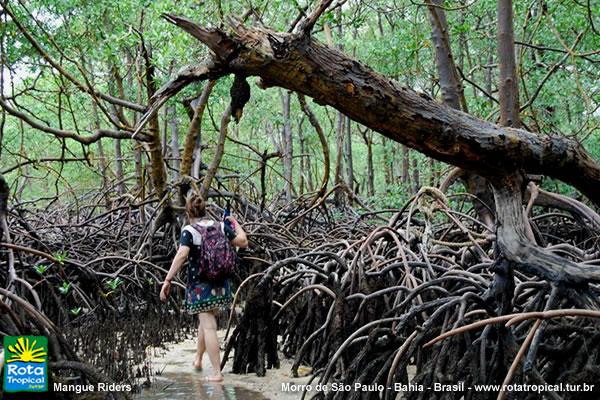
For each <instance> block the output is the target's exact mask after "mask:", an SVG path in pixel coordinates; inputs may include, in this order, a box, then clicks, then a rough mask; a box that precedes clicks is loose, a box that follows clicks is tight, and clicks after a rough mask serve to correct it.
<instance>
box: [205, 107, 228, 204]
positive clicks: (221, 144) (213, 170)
mask: <svg viewBox="0 0 600 400" xmlns="http://www.w3.org/2000/svg"><path fill="white" fill-rule="evenodd" d="M230 121H231V107H227V109H226V110H225V112H224V113H223V116H222V117H221V128H220V130H219V139H218V141H217V146H216V147H215V154H214V155H213V159H212V161H211V162H210V165H209V166H208V169H207V170H206V175H205V176H204V180H203V181H202V187H201V188H200V195H201V196H202V197H203V198H204V199H206V198H207V196H208V191H209V189H210V185H211V184H212V181H213V179H214V177H215V175H216V174H217V168H219V165H220V164H221V160H222V159H223V154H225V139H226V138H227V127H228V126H229V122H230Z"/></svg>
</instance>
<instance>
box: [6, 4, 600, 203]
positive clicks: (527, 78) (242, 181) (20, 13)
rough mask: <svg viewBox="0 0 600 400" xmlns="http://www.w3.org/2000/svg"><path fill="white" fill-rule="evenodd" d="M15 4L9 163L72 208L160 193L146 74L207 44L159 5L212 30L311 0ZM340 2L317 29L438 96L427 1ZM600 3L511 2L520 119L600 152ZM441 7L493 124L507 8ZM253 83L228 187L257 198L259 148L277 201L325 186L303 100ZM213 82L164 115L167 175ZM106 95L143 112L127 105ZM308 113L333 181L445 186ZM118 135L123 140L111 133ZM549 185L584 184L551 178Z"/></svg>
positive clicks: (367, 134) (9, 46) (390, 187)
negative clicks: (83, 201)
mask: <svg viewBox="0 0 600 400" xmlns="http://www.w3.org/2000/svg"><path fill="white" fill-rule="evenodd" d="M10 3H13V4H12V8H11V10H12V11H11V12H12V13H14V16H15V17H16V18H17V21H18V23H19V24H20V25H21V29H19V27H18V26H17V25H16V23H15V20H14V19H13V17H12V16H10V15H8V14H7V13H3V14H2V17H1V18H2V32H1V35H2V48H1V49H0V51H1V53H2V70H3V74H2V82H1V87H2V93H3V99H2V103H3V107H2V110H1V112H2V116H1V124H0V127H1V130H0V132H1V136H0V143H1V149H2V150H1V151H2V153H1V157H2V172H3V174H4V175H5V177H6V179H7V180H8V182H9V185H10V187H11V193H12V194H13V195H14V196H15V199H16V200H17V201H31V200H37V201H42V202H44V201H48V200H50V199H54V198H55V196H56V195H58V196H59V197H60V198H61V200H62V201H65V202H71V201H73V200H74V199H75V198H77V196H80V195H82V194H83V193H86V192H89V191H90V190H91V189H96V188H98V187H102V188H104V189H105V191H104V196H105V197H106V199H107V201H109V199H111V198H115V197H117V196H119V195H120V194H123V193H126V192H129V190H133V192H132V194H133V195H134V196H140V194H141V192H140V190H141V187H143V186H144V185H146V186H148V187H147V188H146V189H145V190H146V193H147V192H149V191H151V190H152V189H151V186H150V182H151V179H150V177H149V169H148V168H146V167H148V166H149V164H150V162H149V151H148V147H147V146H146V147H145V146H143V144H141V143H140V142H138V141H135V140H129V138H128V137H127V136H128V132H129V133H130V132H131V130H132V128H133V126H134V125H135V122H136V120H137V119H138V118H139V116H140V115H141V111H143V110H144V108H145V106H144V105H145V104H147V103H148V93H149V89H148V85H149V83H148V80H147V78H148V71H149V69H152V70H153V72H151V73H152V75H153V76H152V77H151V78H152V80H153V85H155V87H159V86H161V84H163V83H164V82H166V81H167V80H168V78H169V77H170V75H172V74H174V72H175V71H177V70H178V69H179V68H181V67H182V66H184V65H186V64H188V63H189V62H190V61H191V60H195V59H201V58H202V57H203V56H204V55H206V52H207V51H208V50H206V48H202V47H201V46H198V45H196V43H195V40H194V38H191V37H190V36H189V35H187V34H186V33H184V32H183V31H181V30H180V29H178V28H177V27H174V26H171V25H170V24H167V23H166V22H165V21H164V20H162V19H161V18H160V15H161V13H163V12H176V13H179V14H181V15H186V16H188V17H189V18H192V19H193V20H194V21H196V22H198V23H199V24H201V25H206V26H222V25H223V23H224V22H223V18H224V16H225V15H238V16H244V18H245V19H247V20H248V21H249V23H250V22H252V23H256V24H264V25H265V26H269V27H272V28H274V29H277V30H283V31H286V30H288V29H289V27H290V26H291V25H292V23H293V22H294V20H295V19H296V17H297V16H299V15H302V14H301V13H303V10H306V7H307V6H308V4H304V2H297V1H273V0H269V1H252V2H249V1H248V2H227V1H201V2H196V1H192V2H172V1H152V2H147V3H146V4H144V6H143V7H142V6H140V3H139V2H137V1H118V2H112V1H100V2H94V3H90V2H85V1H83V2H77V1H39V2H38V1H27V2H23V1H15V2H10ZM337 5H338V6H337V7H334V8H333V9H330V10H328V11H327V12H326V13H325V15H324V16H323V18H321V20H320V22H319V23H318V26H317V27H316V28H315V32H314V36H315V38H317V39H318V40H320V41H322V42H324V43H328V44H329V45H332V46H337V47H339V48H340V49H343V51H344V52H346V53H347V54H349V55H351V56H353V57H355V58H357V59H359V60H361V61H363V62H364V63H366V64H368V65H369V66H371V67H372V68H374V69H375V70H377V71H379V72H381V73H383V74H385V75H386V76H389V77H392V78H393V79H396V80H397V81H399V82H401V83H402V84H405V85H407V86H409V87H413V88H415V89H417V90H418V91H420V92H422V93H423V95H424V96H430V97H432V98H435V99H439V100H442V91H441V88H440V83H439V78H438V76H439V74H438V71H437V70H436V64H435V48H436V47H435V46H436V45H435V43H434V42H433V41H434V40H435V38H432V33H431V32H432V29H431V26H432V25H431V20H430V14H429V11H428V7H427V4H425V3H419V2H411V1H393V2H390V1H372V2H363V1H342V2H338V4H337ZM436 7H437V6H436ZM599 7H600V5H599V4H598V3H597V2H585V1H584V2H578V1H553V2H547V1H520V0H519V1H515V2H514V32H515V46H516V61H517V71H518V81H519V82H518V84H519V89H520V90H519V95H520V116H521V120H522V123H523V126H524V127H526V128H527V129H528V130H530V131H535V132H539V133H540V134H541V135H550V136H555V135H564V136H568V137H572V138H575V139H577V140H578V141H580V142H581V143H582V144H583V145H584V147H585V148H586V149H587V150H588V151H589V152H590V153H591V154H593V155H594V156H596V157H598V156H599V155H600V135H599V134H598V130H599V127H600V114H599V113H600V111H599V110H598V107H599V99H600V87H599V86H598V67H597V65H598V64H597V63H598V61H599V59H598V49H599V48H600V35H598V29H600V28H598V26H600V21H599V20H598V15H600V8H599ZM443 8H444V9H445V14H446V18H447V26H448V32H447V33H448V36H449V38H450V44H451V49H452V53H453V54H454V61H455V64H456V66H457V69H458V73H459V74H460V79H459V81H460V82H461V86H462V87H463V88H464V97H462V101H464V104H463V109H465V110H468V112H469V113H471V114H472V115H475V116H477V117H480V118H482V119H485V120H488V121H492V122H497V121H498V119H499V107H498V104H497V103H498V100H497V99H498V82H499V79H498V61H497V49H496V44H497V40H496V38H497V32H496V29H497V27H496V26H497V24H496V18H497V17H496V12H495V9H496V4H495V2H491V1H487V0H478V1H473V2H461V1H458V2H455V1H452V2H446V3H444V6H443ZM23 31H26V32H28V34H29V35H31V38H33V40H30V39H29V38H28V37H27V36H26V35H25V34H24V33H23ZM438 45H439V44H438ZM232 80H233V78H232V77H230V78H227V79H221V80H219V81H218V82H217V84H216V85H215V87H214V89H213V90H212V93H211V94H210V99H209V101H208V103H207V106H206V111H205V113H204V117H203V118H202V119H201V122H200V127H199V129H198V131H199V132H200V136H199V137H200V138H201V139H200V140H198V143H197V150H196V151H198V149H201V151H202V155H201V157H202V163H201V162H198V161H196V163H195V164H194V168H193V172H192V174H193V175H194V176H196V177H197V176H199V174H200V175H202V174H203V173H204V172H203V171H202V170H199V167H200V166H202V165H204V167H206V164H208V162H209V161H210V160H211V159H212V155H213V153H214V149H215V143H216V141H217V139H218V136H219V128H220V119H221V115H222V114H223V111H224V109H225V108H226V107H227V105H228V103H229V87H230V85H231V82H232ZM254 80H255V79H254V78H251V79H250V85H251V88H252V97H251V99H250V102H249V104H248V105H246V108H245V110H244V116H243V118H242V119H241V120H240V122H239V124H238V125H235V126H233V127H232V128H230V131H229V134H228V139H229V140H227V141H226V143H225V154H224V158H223V161H222V163H221V165H220V169H219V174H218V179H219V180H220V181H221V182H222V183H223V185H225V187H227V188H229V189H230V190H236V191H242V192H247V194H250V192H251V191H254V195H255V196H256V195H258V192H260V190H261V189H260V164H261V159H262V158H261V157H263V156H264V157H265V161H266V164H267V168H266V176H265V180H266V186H265V190H266V197H267V200H268V201H272V200H274V199H278V198H281V196H285V197H286V198H287V199H288V200H289V199H290V198H291V196H298V195H301V194H303V193H305V192H311V191H314V190H316V189H317V188H318V185H319V184H320V181H321V176H322V174H323V169H324V167H323V151H322V148H321V145H320V142H319V137H318V136H317V134H316V132H315V130H314V128H313V126H312V125H311V124H310V122H309V121H308V119H307V117H306V115H305V114H304V113H303V112H302V110H301V108H300V105H299V103H298V100H297V97H296V96H295V95H293V94H292V95H291V94H290V93H289V92H288V91H286V90H283V89H278V88H271V89H268V90H259V89H258V88H257V87H256V86H255V84H254V82H253V81H254ZM202 89H203V84H193V85H191V86H189V87H188V88H186V89H185V91H184V93H182V94H180V95H179V96H178V97H177V99H175V100H172V101H170V102H169V103H168V105H167V106H166V107H164V108H163V109H162V110H161V112H160V113H159V116H158V118H159V122H158V129H159V136H160V141H161V149H160V151H161V152H162V154H163V157H164V159H165V163H166V168H167V171H168V176H169V179H168V181H169V182H170V183H173V182H176V180H177V178H178V176H179V173H180V158H181V150H182V147H183V141H184V137H185V135H186V133H187V132H188V131H189V130H190V120H191V118H193V112H194V111H193V110H194V105H195V104H196V103H195V102H197V99H198V97H199V96H200V94H201V92H202ZM94 93H96V94H94ZM98 93H101V94H102V95H103V96H104V97H101V96H99V95H98ZM106 96H114V97H116V98H119V99H122V100H124V101H126V102H128V103H129V104H130V105H135V106H134V107H123V105H122V104H115V102H111V101H110V99H108V100H107V99H106V98H105V97H106ZM311 107H312V108H313V111H314V113H315V115H316V117H317V119H318V121H319V122H320V125H321V127H322V129H323V133H324V135H325V138H326V140H327V142H328V144H329V148H330V151H331V156H330V159H331V168H330V169H329V171H330V172H329V174H330V179H329V182H330V185H333V183H334V182H339V181H343V182H346V183H347V185H348V186H349V187H351V188H353V190H354V191H355V192H356V193H357V194H358V195H359V196H361V197H363V198H364V199H365V201H366V202H367V203H369V204H371V205H377V206H379V207H386V206H399V205H400V204H402V202H403V201H405V200H406V199H408V198H409V197H410V195H411V194H414V193H415V192H416V191H417V190H418V188H419V187H420V186H421V185H438V184H439V183H440V181H441V180H442V179H443V177H444V176H445V175H446V174H447V173H448V172H449V168H448V166H447V165H444V164H441V163H439V162H436V161H434V160H431V159H428V158H427V157H425V156H422V155H420V154H419V153H417V152H415V151H412V150H410V149H408V148H406V147H404V146H401V145H398V144H396V143H394V142H392V141H390V140H388V139H386V138H384V137H382V136H379V135H377V134H374V133H373V132H372V131H370V130H369V129H367V128H365V127H362V126H360V125H358V124H356V123H354V122H353V121H351V120H349V119H348V118H346V117H344V116H343V115H342V114H340V113H339V112H337V111H336V110H334V109H332V108H329V107H321V106H318V105H316V104H315V105H312V106H311ZM117 132H120V133H119V135H122V136H123V137H124V138H123V139H114V138H111V137H108V136H114V134H115V133H117ZM200 144H201V146H200ZM268 155H271V158H266V157H267V156H268ZM286 180H289V181H290V184H289V185H287V184H286ZM544 186H545V187H546V188H548V189H551V190H553V191H559V192H563V193H572V194H573V193H574V192H573V191H572V190H571V189H569V187H567V186H565V185H559V184H557V183H555V182H553V181H552V180H546V181H544ZM135 190H137V192H136V191H135ZM142 197H144V196H142Z"/></svg>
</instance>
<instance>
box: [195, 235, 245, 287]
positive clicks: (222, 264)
mask: <svg viewBox="0 0 600 400" xmlns="http://www.w3.org/2000/svg"><path fill="white" fill-rule="evenodd" d="M192 227H193V228H194V229H195V230H197V231H198V232H199V233H200V235H201V236H202V242H201V243H200V251H201V253H200V261H199V262H200V265H199V267H200V268H199V271H200V276H201V277H202V278H203V279H206V280H208V281H213V282H214V281H217V282H218V281H222V280H224V279H225V278H228V277H230V276H231V275H233V273H234V271H235V265H236V261H237V255H236V254H235V251H234V249H233V247H232V246H231V244H230V243H229V240H228V239H227V237H226V236H225V234H224V233H223V230H222V229H221V224H219V223H216V224H213V225H210V226H202V225H192Z"/></svg>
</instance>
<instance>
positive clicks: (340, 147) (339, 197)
mask: <svg viewBox="0 0 600 400" xmlns="http://www.w3.org/2000/svg"><path fill="white" fill-rule="evenodd" d="M344 119H345V118H344V114H342V113H341V112H338V113H337V127H336V130H335V177H334V180H333V181H334V184H335V185H336V186H337V189H336V190H335V194H334V199H335V204H336V205H337V206H338V207H341V206H342V205H343V204H344V200H345V193H344V190H343V189H342V187H341V185H342V183H343V182H344V178H343V176H342V173H343V170H344V157H343V155H344Z"/></svg>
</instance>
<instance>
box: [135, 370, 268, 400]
mask: <svg viewBox="0 0 600 400" xmlns="http://www.w3.org/2000/svg"><path fill="white" fill-rule="evenodd" d="M202 378H203V376H202V375H198V374H177V373H165V374H163V375H162V376H157V377H156V379H155V381H154V383H153V385H152V387H151V388H150V389H144V390H143V391H142V393H141V394H140V395H139V396H136V399H148V400H159V399H160V400H163V399H164V400H167V399H193V400H254V399H256V400H266V399H267V398H266V397H264V396H263V395H261V394H260V393H258V392H254V391H252V390H248V389H244V388H240V387H236V386H233V385H228V384H227V383H225V384H219V383H211V382H204V381H203V380H202ZM225 379H227V378H225Z"/></svg>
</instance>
